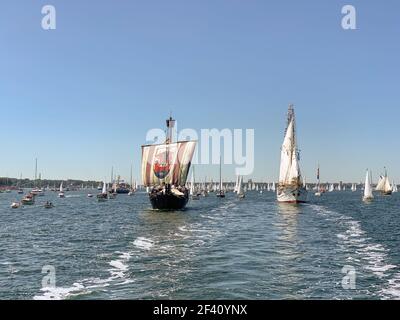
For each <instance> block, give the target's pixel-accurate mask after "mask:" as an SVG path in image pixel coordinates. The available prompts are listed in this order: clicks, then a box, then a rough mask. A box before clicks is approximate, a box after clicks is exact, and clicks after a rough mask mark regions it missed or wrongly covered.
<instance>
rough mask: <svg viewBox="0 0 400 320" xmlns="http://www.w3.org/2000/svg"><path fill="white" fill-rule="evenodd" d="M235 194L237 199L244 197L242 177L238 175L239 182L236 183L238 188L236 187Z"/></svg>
mask: <svg viewBox="0 0 400 320" xmlns="http://www.w3.org/2000/svg"><path fill="white" fill-rule="evenodd" d="M237 195H238V198H239V199H243V198H245V196H246V195H245V193H244V191H243V177H242V176H240V177H239V183H238V189H237Z"/></svg>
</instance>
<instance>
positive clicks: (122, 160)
mask: <svg viewBox="0 0 400 320" xmlns="http://www.w3.org/2000/svg"><path fill="white" fill-rule="evenodd" d="M46 4H52V5H54V6H55V7H56V10H57V29H56V30H51V31H44V30H42V28H41V19H42V14H41V8H42V6H43V5H46ZM345 4H352V5H354V6H355V7H356V9H357V30H353V31H345V30H343V29H342V28H341V18H342V14H341V8H342V6H343V5H345ZM399 12H400V4H399V2H398V1H397V0H387V1H385V2H384V4H382V2H380V1H375V0H374V1H336V0H335V1H334V0H330V1H328V0H324V1H321V0H306V1H294V0H292V1H288V0H284V1H265V0H258V1H255V0H249V1H242V0H201V1H200V0H197V1H194V0H189V1H188V0H179V1H178V0H168V1H165V0H163V1H161V0H157V1H155V0H150V1H122V0H121V1H96V2H94V1H56V0H48V1H22V0H17V1H10V0H7V1H3V3H2V9H1V11H0V40H1V43H2V47H1V49H2V50H0V110H1V114H0V119H1V125H0V136H1V137H2V139H1V150H2V155H1V160H0V176H5V175H9V176H19V174H20V173H22V174H23V175H24V176H27V177H32V176H33V174H34V172H33V169H34V158H35V157H37V158H39V171H41V172H42V174H43V176H44V177H47V178H62V179H64V178H68V177H70V178H84V179H103V178H104V177H105V176H107V177H108V176H109V175H110V170H111V166H114V167H115V168H116V170H117V172H119V173H120V174H121V175H122V176H125V177H128V176H129V168H130V165H131V163H133V164H134V166H135V176H136V177H137V178H138V177H139V162H140V155H141V152H140V145H141V144H143V143H145V142H146V141H145V135H146V132H147V130H149V129H151V128H155V127H163V126H164V120H165V118H166V117H167V116H169V113H170V111H171V112H172V113H173V115H174V116H175V118H177V119H178V120H179V124H180V127H181V128H184V127H185V128H194V129H197V130H200V129H201V128H219V129H223V128H232V129H234V128H243V129H245V128H254V129H255V135H256V144H255V148H256V159H255V161H256V163H255V165H256V169H255V172H254V175H253V177H254V178H256V179H258V180H261V179H263V180H272V179H277V177H278V170H279V156H280V145H281V143H282V139H283V131H284V126H285V114H286V110H287V106H288V104H289V103H294V104H295V108H296V113H297V122H298V134H299V136H298V139H299V144H300V148H301V150H302V164H301V165H302V169H303V172H304V174H305V175H306V176H307V179H308V180H309V181H314V180H315V171H316V165H317V163H318V162H319V163H320V165H321V179H322V180H323V181H325V180H330V181H333V180H335V181H337V180H345V181H351V180H354V181H360V180H362V179H363V177H364V170H365V169H366V168H367V167H369V168H371V169H372V170H373V172H374V173H375V174H378V173H379V172H382V171H383V166H387V167H388V169H389V173H390V175H391V176H392V177H393V178H394V179H396V180H397V181H398V182H400V168H399V164H398V158H399V156H400V151H399V148H398V146H399V143H398V135H399V129H398V128H399V126H398V123H399V121H400V120H399V119H400V103H399V91H400V90H399V84H400V80H399V69H400V68H399V67H400V62H399V57H400V42H399V41H398V39H399V35H400V16H399ZM196 172H197V174H198V175H199V178H200V176H201V177H204V175H207V176H209V177H210V176H212V175H216V173H217V172H218V167H215V166H214V167H212V166H201V167H199V168H198V170H196ZM224 173H225V176H226V177H227V178H231V177H233V173H234V171H233V167H226V168H224ZM374 180H376V177H374Z"/></svg>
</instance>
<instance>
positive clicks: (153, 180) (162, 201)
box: [141, 117, 197, 210]
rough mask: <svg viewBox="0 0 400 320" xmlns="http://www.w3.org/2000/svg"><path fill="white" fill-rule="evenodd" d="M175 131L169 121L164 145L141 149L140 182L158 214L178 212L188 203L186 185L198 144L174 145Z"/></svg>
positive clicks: (181, 143)
mask: <svg viewBox="0 0 400 320" xmlns="http://www.w3.org/2000/svg"><path fill="white" fill-rule="evenodd" d="M174 127H175V120H174V119H172V117H170V118H169V119H168V120H167V130H168V135H167V138H166V141H165V143H163V144H155V145H144V146H142V170H141V171H142V180H143V184H144V186H146V187H147V188H149V189H148V190H149V198H150V202H151V205H152V207H153V209H157V210H181V209H184V208H185V207H186V205H187V203H188V201H189V190H188V188H186V186H185V185H186V181H187V176H188V173H189V170H190V166H191V163H192V158H193V154H194V151H195V148H196V144H197V142H196V141H177V142H173V139H172V131H173V128H174Z"/></svg>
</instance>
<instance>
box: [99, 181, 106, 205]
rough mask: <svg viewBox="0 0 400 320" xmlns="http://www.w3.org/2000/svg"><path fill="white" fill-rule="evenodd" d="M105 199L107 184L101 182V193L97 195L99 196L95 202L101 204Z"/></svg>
mask: <svg viewBox="0 0 400 320" xmlns="http://www.w3.org/2000/svg"><path fill="white" fill-rule="evenodd" d="M107 199H108V194H107V184H106V182H105V181H104V182H103V188H102V191H101V193H99V194H98V195H97V200H98V201H100V202H101V201H106V200H107Z"/></svg>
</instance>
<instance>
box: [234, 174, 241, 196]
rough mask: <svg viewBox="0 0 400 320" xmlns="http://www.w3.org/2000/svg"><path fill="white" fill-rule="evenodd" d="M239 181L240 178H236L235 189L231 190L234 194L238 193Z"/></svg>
mask: <svg viewBox="0 0 400 320" xmlns="http://www.w3.org/2000/svg"><path fill="white" fill-rule="evenodd" d="M239 181H240V176H236V184H235V188H234V189H233V192H235V193H237V192H238V187H239Z"/></svg>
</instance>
